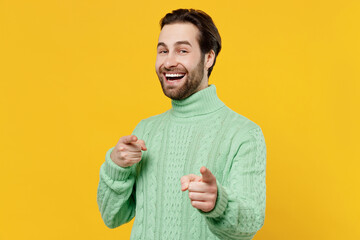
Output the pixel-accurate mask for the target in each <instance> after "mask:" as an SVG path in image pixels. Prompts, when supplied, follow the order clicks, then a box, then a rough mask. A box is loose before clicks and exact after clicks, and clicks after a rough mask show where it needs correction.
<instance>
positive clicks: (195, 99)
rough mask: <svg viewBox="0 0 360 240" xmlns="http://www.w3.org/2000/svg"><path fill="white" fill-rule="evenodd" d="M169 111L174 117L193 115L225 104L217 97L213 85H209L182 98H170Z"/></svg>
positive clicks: (209, 111)
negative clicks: (170, 107) (170, 105)
mask: <svg viewBox="0 0 360 240" xmlns="http://www.w3.org/2000/svg"><path fill="white" fill-rule="evenodd" d="M171 104H172V109H171V110H170V113H171V114H172V115H174V116H176V117H182V118H187V117H195V116H199V115H204V114H209V113H212V112H214V111H216V110H218V109H220V108H222V107H223V106H225V104H224V103H223V102H222V101H221V100H220V99H219V98H218V96H217V94H216V87H215V85H210V86H208V87H207V88H204V89H202V90H200V91H198V92H196V93H194V94H192V95H191V96H189V97H187V98H185V99H183V100H171Z"/></svg>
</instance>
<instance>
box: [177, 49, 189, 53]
mask: <svg viewBox="0 0 360 240" xmlns="http://www.w3.org/2000/svg"><path fill="white" fill-rule="evenodd" d="M179 52H180V53H188V51H187V50H185V49H181V50H180V51H179Z"/></svg>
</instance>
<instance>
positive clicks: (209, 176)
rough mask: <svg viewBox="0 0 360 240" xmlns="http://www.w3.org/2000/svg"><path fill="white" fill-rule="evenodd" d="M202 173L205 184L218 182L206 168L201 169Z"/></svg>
mask: <svg viewBox="0 0 360 240" xmlns="http://www.w3.org/2000/svg"><path fill="white" fill-rule="evenodd" d="M200 173H201V175H202V181H203V182H206V183H213V182H216V178H215V176H214V175H213V174H212V173H211V172H210V170H209V169H207V168H206V167H201V168H200Z"/></svg>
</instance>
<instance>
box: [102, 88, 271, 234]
mask: <svg viewBox="0 0 360 240" xmlns="http://www.w3.org/2000/svg"><path fill="white" fill-rule="evenodd" d="M133 134H134V135H136V136H137V137H138V138H139V139H143V140H144V141H145V144H146V147H147V149H148V150H147V151H144V152H143V155H142V160H141V161H140V162H139V163H138V164H136V165H133V166H131V167H127V168H122V167H119V166H118V165H116V164H115V163H114V162H113V161H112V160H111V158H110V154H111V151H112V149H113V148H111V149H110V150H109V151H108V152H107V154H106V157H105V162H104V164H103V165H102V166H101V169H100V182H99V187H98V196H97V201H98V205H99V209H100V212H101V216H102V218H103V220H104V222H105V224H106V225H107V226H108V227H109V228H115V227H118V226H120V225H122V224H124V223H127V222H129V221H130V220H131V219H132V218H133V217H134V216H136V217H135V222H134V225H133V228H132V232H131V239H146V240H151V239H184V240H189V239H196V240H197V239H204V240H205V239H206V240H208V239H252V238H253V236H254V235H255V233H256V231H258V230H259V229H260V228H261V227H262V225H263V223H264V217H265V165H266V163H265V162H266V147H265V142H264V137H263V134H262V131H261V129H260V127H259V126H257V125H256V124H255V123H253V122H252V121H250V120H248V119H247V118H245V117H243V116H241V115H239V114H237V113H235V112H233V111H232V110H230V109H229V108H228V107H226V106H225V105H224V103H223V102H221V101H220V99H219V98H218V97H217V95H216V88H215V86H214V85H210V86H209V87H207V88H206V89H203V90H201V91H199V92H197V93H195V94H193V95H191V96H190V97H188V98H186V99H184V100H180V101H177V100H172V108H171V109H170V110H168V111H167V112H165V113H163V114H160V115H156V116H153V117H150V118H148V119H145V120H142V121H141V122H140V123H139V124H138V125H137V127H136V128H135V130H134V132H133ZM202 166H205V167H207V168H208V169H209V170H210V171H211V172H212V173H213V174H214V175H215V177H216V179H217V184H218V198H217V201H216V205H215V208H214V209H213V210H212V211H210V212H207V213H205V212H202V211H199V210H197V209H195V208H193V207H192V205H191V203H190V200H189V197H188V192H187V191H186V192H182V191H181V184H180V178H181V177H182V176H184V175H187V174H190V173H193V174H196V175H201V174H200V172H199V171H200V168H201V167H202Z"/></svg>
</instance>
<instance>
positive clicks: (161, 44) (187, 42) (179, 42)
mask: <svg viewBox="0 0 360 240" xmlns="http://www.w3.org/2000/svg"><path fill="white" fill-rule="evenodd" d="M182 44H185V45H189V46H190V47H192V45H191V43H190V42H189V41H177V42H176V43H175V45H182ZM160 46H163V47H167V45H166V44H165V43H164V42H159V43H158V45H157V47H160Z"/></svg>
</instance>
